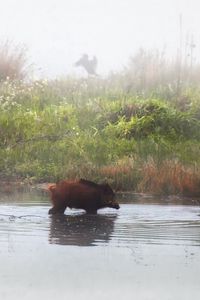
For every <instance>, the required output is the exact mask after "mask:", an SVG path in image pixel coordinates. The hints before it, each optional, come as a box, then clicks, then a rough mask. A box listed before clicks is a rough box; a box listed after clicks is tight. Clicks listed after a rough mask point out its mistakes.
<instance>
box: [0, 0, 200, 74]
mask: <svg viewBox="0 0 200 300" xmlns="http://www.w3.org/2000/svg"><path fill="white" fill-rule="evenodd" d="M199 8H200V4H199V1H198V0H180V1H178V0H168V1H164V0H140V1H138V0H115V1H113V0H96V1H95V0H34V1H33V0H5V1H4V0H1V2H0V39H1V40H5V39H9V40H13V41H14V42H16V43H22V44H25V45H26V46H27V48H28V56H29V60H30V62H33V63H34V68H35V71H36V73H37V74H38V75H39V76H46V77H56V76H60V75H67V74H73V75H84V74H85V73H84V72H85V71H84V70H83V69H81V68H76V67H75V66H74V63H75V62H76V61H77V60H78V59H79V58H80V57H81V55H83V54H84V53H87V54H88V55H89V57H91V58H92V57H93V55H95V56H96V57H97V58H98V74H100V75H105V74H107V73H108V72H110V71H111V70H119V69H121V68H123V66H125V65H126V64H127V62H128V59H129V57H130V56H132V55H134V53H136V52H137V50H138V49H139V48H140V47H143V48H145V49H155V48H158V49H160V50H161V51H162V50H163V49H165V52H166V53H167V55H171V56H173V55H176V53H177V49H178V48H180V42H181V39H182V46H183V48H184V46H185V45H186V44H187V43H194V44H195V48H194V58H195V59H199V57H200V18H199ZM180 21H181V22H180ZM180 23H181V25H180Z"/></svg>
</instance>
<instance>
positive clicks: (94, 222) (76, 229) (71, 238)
mask: <svg viewBox="0 0 200 300" xmlns="http://www.w3.org/2000/svg"><path fill="white" fill-rule="evenodd" d="M116 217H117V216H115V215H109V216H108V215H107V216H105V215H100V214H99V215H98V214H97V215H89V214H80V215H68V216H67V215H53V216H51V225H50V233H49V243H50V244H60V245H75V246H95V242H98V241H99V242H102V243H105V242H108V241H109V240H110V238H111V236H112V232H113V230H114V223H115V220H116Z"/></svg>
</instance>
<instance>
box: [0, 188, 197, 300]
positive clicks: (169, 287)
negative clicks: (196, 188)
mask: <svg viewBox="0 0 200 300" xmlns="http://www.w3.org/2000/svg"><path fill="white" fill-rule="evenodd" d="M147 200H148V199H147ZM140 202H141V199H138V201H137V199H134V204H132V203H130V202H129V203H127V202H126V201H123V203H122V204H121V209H120V210H119V211H117V212H116V211H113V210H112V209H104V210H101V211H99V214H98V215H86V214H84V213H83V211H81V210H80V211H78V210H66V214H65V215H64V216H60V217H59V216H49V215H48V214H47V212H48V209H49V202H48V198H47V197H45V196H38V195H36V194H28V193H23V194H10V195H3V194H2V195H1V197H0V266H1V267H0V299H8V300H11V299H20V300H22V299H26V300H29V299H31V300H32V299H35V298H37V299H48V300H51V299H55V297H59V298H60V299H67V298H68V299H70V300H74V299H80V300H82V299H87V300H90V299H95V300H96V299H97V300H98V299H101V300H102V299H106V300H107V299H109V300H110V299H111V298H113V299H114V298H115V299H121V298H122V297H124V298H125V299H127V300H129V299H134V298H135V299H137V300H157V299H159V300H160V299H162V300H165V299H166V300H167V299H171V300H179V299H180V300H188V299H198V298H199V296H200V286H199V277H200V216H199V214H200V208H199V207H198V206H192V205H187V206H184V205H169V203H167V205H161V204H160V203H159V202H158V201H157V200H156V202H155V204H153V201H152V199H151V204H145V203H143V204H140ZM143 202H144V201H143ZM147 202H148V201H147ZM94 246H95V247H94Z"/></svg>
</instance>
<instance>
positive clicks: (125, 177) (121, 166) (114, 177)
mask: <svg viewBox="0 0 200 300" xmlns="http://www.w3.org/2000/svg"><path fill="white" fill-rule="evenodd" d="M99 172H100V175H101V176H102V177H103V178H105V179H106V180H107V181H109V182H110V183H112V185H113V187H114V188H115V190H118V191H119V190H132V191H133V190H135V189H136V186H137V183H138V180H139V169H138V166H137V163H136V160H135V159H134V158H127V157H125V158H124V159H121V160H118V161H117V162H116V163H115V164H112V165H107V166H104V167H102V168H101V169H100V171H99Z"/></svg>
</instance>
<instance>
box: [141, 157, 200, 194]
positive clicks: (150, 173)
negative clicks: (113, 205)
mask: <svg viewBox="0 0 200 300" xmlns="http://www.w3.org/2000/svg"><path fill="white" fill-rule="evenodd" d="M141 172H142V180H141V182H140V183H139V184H138V191H141V192H150V193H157V194H181V195H186V196H199V195H200V172H199V169H198V168H195V167H189V166H184V165H183V164H182V163H181V162H179V161H177V160H164V161H163V162H162V163H161V164H159V165H158V164H156V163H155V161H154V160H153V159H149V160H148V161H147V162H146V163H145V164H144V165H143V168H142V169H141Z"/></svg>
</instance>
